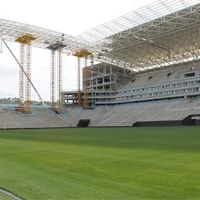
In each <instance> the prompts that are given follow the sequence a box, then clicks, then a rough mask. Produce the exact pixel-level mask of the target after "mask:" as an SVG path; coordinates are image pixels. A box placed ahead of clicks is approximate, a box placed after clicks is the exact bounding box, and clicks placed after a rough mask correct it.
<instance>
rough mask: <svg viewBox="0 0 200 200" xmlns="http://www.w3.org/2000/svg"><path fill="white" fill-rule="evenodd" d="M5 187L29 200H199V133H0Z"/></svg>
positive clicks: (149, 130)
mask: <svg viewBox="0 0 200 200" xmlns="http://www.w3.org/2000/svg"><path fill="white" fill-rule="evenodd" d="M0 187H3V188H6V189H8V190H9V191H12V192H13V193H15V194H17V195H19V196H21V197H23V198H25V199H27V200H68V199H78V200H126V199H127V200H133V199H137V200H138V199H145V200H146V199H170V200H172V199H181V200H182V199H191V200H194V199H200V127H169V128H164V127H163V128H85V129H81V128H80V129H79V128H77V129H73V128H68V129H44V130H7V131H0ZM0 199H8V198H6V197H5V198H3V195H2V194H0Z"/></svg>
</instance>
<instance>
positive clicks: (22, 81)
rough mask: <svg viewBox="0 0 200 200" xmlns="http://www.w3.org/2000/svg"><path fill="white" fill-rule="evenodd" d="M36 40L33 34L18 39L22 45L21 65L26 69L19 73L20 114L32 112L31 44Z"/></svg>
mask: <svg viewBox="0 0 200 200" xmlns="http://www.w3.org/2000/svg"><path fill="white" fill-rule="evenodd" d="M35 39H36V37H34V36H33V35H31V34H24V35H22V36H20V37H19V38H17V39H16V42H19V43H20V65H21V67H22V68H23V69H24V71H23V70H22V69H20V72H19V108H18V111H19V112H25V113H30V112H31V83H30V82H31V42H32V41H33V40H35ZM24 73H25V74H26V76H25V74H24ZM24 96H25V99H24Z"/></svg>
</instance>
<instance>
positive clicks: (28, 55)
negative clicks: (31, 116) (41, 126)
mask: <svg viewBox="0 0 200 200" xmlns="http://www.w3.org/2000/svg"><path fill="white" fill-rule="evenodd" d="M26 74H27V76H28V78H29V79H30V80H31V46H30V44H28V45H26ZM28 78H27V77H25V112H26V113H30V112H31V84H30V81H29V80H28Z"/></svg>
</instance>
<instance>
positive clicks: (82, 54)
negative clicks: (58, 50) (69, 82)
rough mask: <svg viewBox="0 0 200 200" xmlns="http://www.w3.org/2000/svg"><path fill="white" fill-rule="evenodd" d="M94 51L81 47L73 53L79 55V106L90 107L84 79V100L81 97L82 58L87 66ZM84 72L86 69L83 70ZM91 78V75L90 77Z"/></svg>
mask: <svg viewBox="0 0 200 200" xmlns="http://www.w3.org/2000/svg"><path fill="white" fill-rule="evenodd" d="M91 54H92V53H91V52H89V51H88V50H87V49H81V50H80V51H76V52H75V53H74V54H73V55H74V56H75V57H77V86H78V87H77V104H78V106H81V105H82V104H83V107H85V108H86V107H88V100H87V99H88V98H87V99H86V97H87V96H88V91H87V86H86V84H85V83H84V81H83V102H82V100H81V99H82V98H81V59H82V58H83V59H84V60H85V67H86V68H87V59H88V57H89V56H90V55H91ZM85 71H86V70H85ZM83 72H84V70H83ZM88 78H89V77H88ZM83 80H84V73H83Z"/></svg>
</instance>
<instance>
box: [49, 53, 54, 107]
mask: <svg viewBox="0 0 200 200" xmlns="http://www.w3.org/2000/svg"><path fill="white" fill-rule="evenodd" d="M50 104H51V109H52V110H55V51H54V50H51V69H50Z"/></svg>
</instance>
